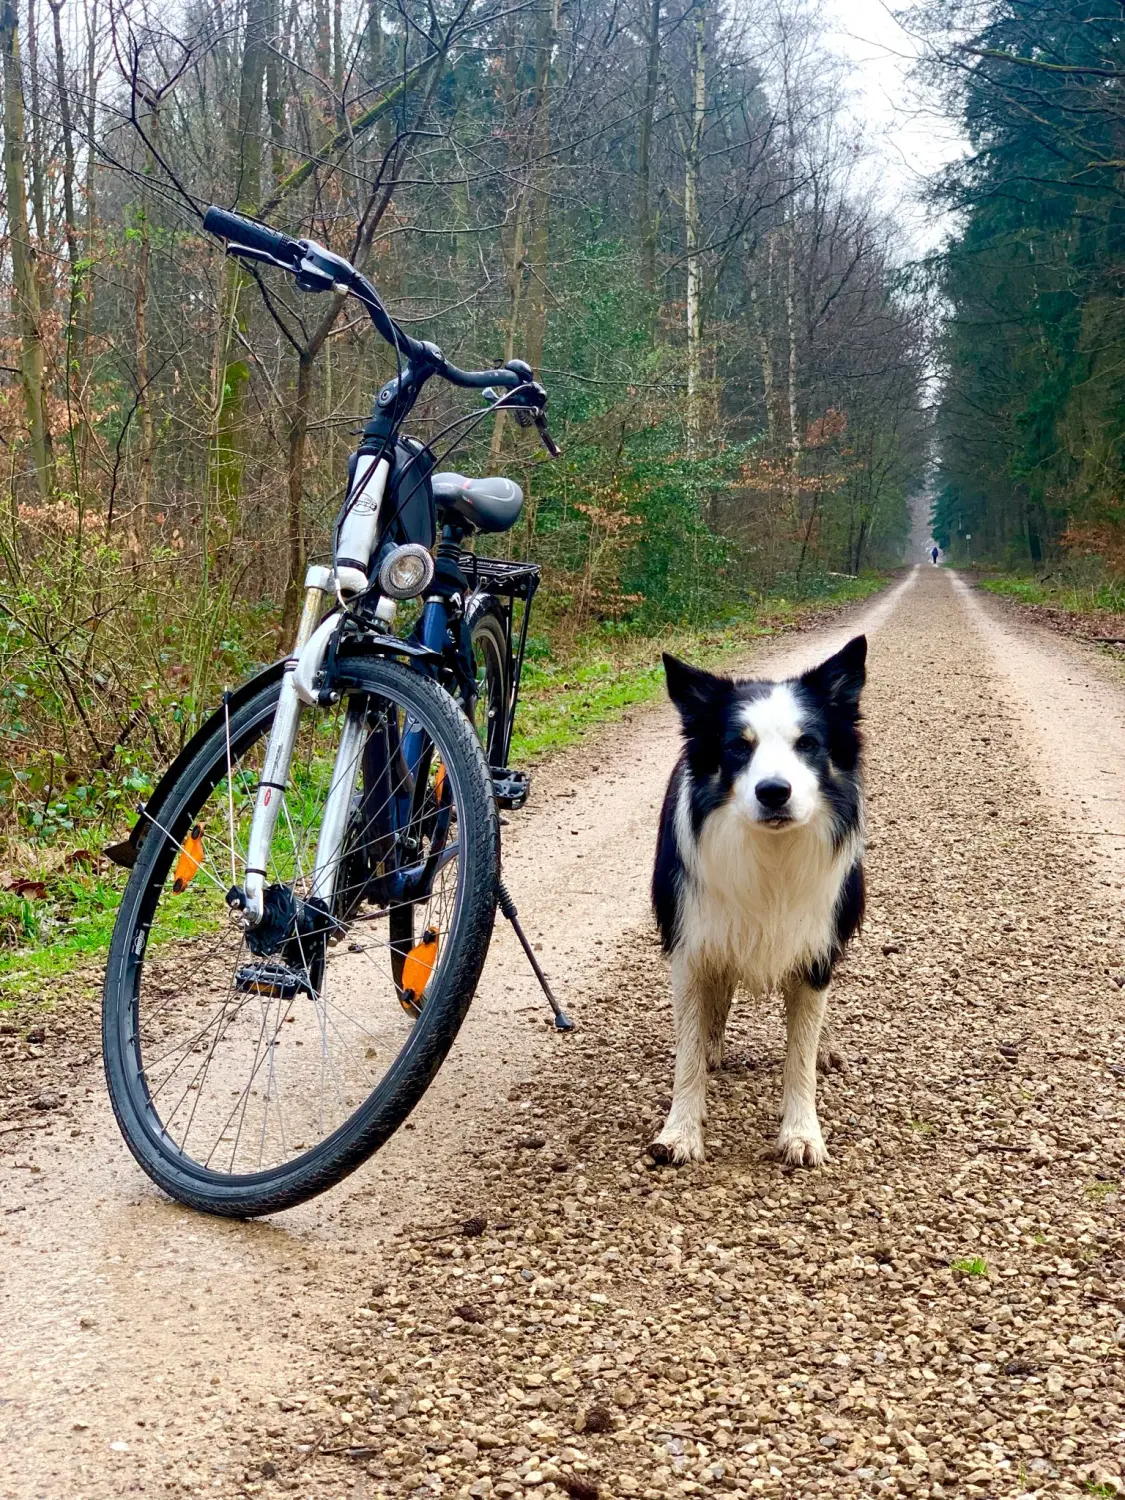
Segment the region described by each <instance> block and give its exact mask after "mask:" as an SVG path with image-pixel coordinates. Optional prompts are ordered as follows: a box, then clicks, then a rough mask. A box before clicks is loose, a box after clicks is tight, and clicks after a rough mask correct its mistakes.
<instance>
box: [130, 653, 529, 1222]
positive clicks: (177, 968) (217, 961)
mask: <svg viewBox="0 0 1125 1500" xmlns="http://www.w3.org/2000/svg"><path fill="white" fill-rule="evenodd" d="M345 680H346V681H347V682H348V683H349V684H350V685H349V686H348V687H347V689H346V690H345V693H344V697H343V701H342V702H341V703H340V704H339V705H338V706H337V707H336V708H335V709H333V710H328V711H321V710H307V711H306V712H305V714H304V715H303V717H302V720H301V725H300V730H299V734H298V741H297V747H296V750H295V752H294V756H293V761H292V766H291V770H290V775H289V779H288V783H287V786H286V788H285V790H284V791H283V792H280V793H279V795H281V796H282V797H283V799H284V800H283V806H282V809H281V812H280V815H279V817H278V822H277V826H276V831H275V833H274V838H273V844H272V848H271V854H270V867H269V869H268V871H267V876H266V879H267V887H266V920H265V921H264V922H263V923H261V924H259V926H258V927H257V928H255V929H252V930H251V931H250V932H244V931H243V930H242V929H241V928H240V927H239V926H238V925H237V923H236V922H235V921H234V920H233V919H232V916H231V911H230V908H229V906H228V903H227V895H228V892H229V890H230V889H231V887H232V886H238V885H240V884H241V883H243V881H244V879H245V869H246V848H247V837H248V834H249V830H250V822H251V816H252V813H253V809H254V801H255V797H256V793H257V788H258V782H259V779H260V777H261V768H262V762H263V757H264V753H265V748H266V743H267V739H268V735H269V731H270V728H271V726H272V724H273V721H274V716H275V713H276V710H277V702H278V694H279V687H278V685H276V684H274V685H271V686H269V687H266V688H263V689H262V691H261V692H260V693H258V694H257V695H256V696H255V697H254V698H252V699H251V700H250V701H248V702H247V703H245V704H243V705H242V706H241V707H240V708H238V710H237V711H236V712H233V713H232V714H231V716H230V723H229V728H228V726H226V725H223V726H220V728H219V729H217V730H216V732H215V733H214V735H212V736H211V738H210V739H209V740H208V741H207V742H205V743H204V744H203V745H202V746H201V748H200V749H199V751H198V753H197V754H196V755H195V756H194V757H193V758H192V760H191V761H190V762H189V763H188V764H187V766H185V768H184V770H183V772H182V774H181V775H180V776H179V777H178V778H177V780H176V782H175V784H174V786H173V787H172V788H171V791H170V793H169V795H168V797H167V799H166V800H165V801H164V802H163V803H162V804H161V807H160V809H159V811H158V813H157V814H155V815H154V819H153V821H152V822H151V823H150V825H149V828H148V831H147V834H146V837H145V840H144V842H143V844H142V846H141V850H140V853H139V855H138V857H137V862H136V865H135V866H134V868H133V871H132V875H131V877H130V880H129V883H128V886H127V887H126V890H125V894H124V896H123V898H122V903H121V909H120V912H119V914H118V918H117V925H116V927H115V929H114V935H113V942H112V945H111V948H110V955H109V962H108V967H107V972H106V982H105V994H104V1002H103V1051H104V1057H105V1068H106V1078H107V1081H108V1084H109V1091H110V1096H111V1099H112V1102H113V1107H114V1111H115V1113H116V1115H117V1120H118V1123H119V1125H120V1126H121V1130H122V1133H123V1134H124V1136H125V1139H126V1141H127V1142H128V1144H129V1147H130V1149H131V1150H132V1152H133V1154H134V1156H135V1157H136V1158H137V1160H138V1162H139V1163H140V1164H141V1166H142V1167H143V1168H144V1170H145V1171H146V1172H147V1173H148V1174H149V1176H150V1177H152V1178H153V1180H154V1181H156V1182H157V1183H158V1184H159V1185H160V1186H161V1187H162V1188H163V1189H164V1190H165V1191H166V1192H168V1193H170V1194H171V1195H172V1196H173V1197H174V1198H177V1199H179V1200H180V1201H181V1202H183V1203H186V1204H189V1205H190V1206H192V1207H195V1208H199V1209H203V1210H205V1211H207V1212H210V1213H219V1214H228V1215H233V1216H239V1217H245V1216H250V1215H256V1214H263V1213H270V1212H273V1211H274V1210H277V1209H282V1208H288V1207H290V1206H292V1205H293V1204H295V1203H300V1202H302V1201H303V1200H305V1199H306V1198H310V1197H312V1196H313V1195H314V1194H316V1193H319V1192H322V1191H323V1190H324V1189H325V1188H328V1187H331V1186H332V1185H333V1184H334V1183H336V1182H338V1181H339V1180H340V1179H341V1178H342V1177H344V1176H345V1175H346V1174H347V1173H348V1172H350V1171H352V1170H353V1169H354V1168H355V1167H356V1166H358V1165H359V1164H360V1163H361V1162H362V1161H364V1160H365V1159H366V1158H367V1157H368V1156H370V1155H371V1153H372V1152H373V1151H375V1150H376V1149H378V1147H379V1146H381V1145H382V1144H383V1142H384V1141H385V1140H387V1138H388V1137H389V1136H390V1135H391V1134H392V1132H393V1131H394V1130H395V1129H397V1127H398V1126H399V1125H400V1124H401V1123H402V1122H403V1120H405V1118H406V1117H407V1115H408V1114H409V1113H410V1111H411V1110H412V1109H413V1107H414V1106H415V1104H417V1102H418V1100H419V1099H420V1098H421V1097H422V1094H423V1093H424V1092H425V1090H426V1088H427V1087H428V1085H429V1083H430V1082H431V1080H432V1079H433V1076H434V1074H435V1073H436V1072H437V1070H438V1068H439V1067H440V1065H441V1063H442V1061H443V1060H444V1058H445V1056H446V1053H447V1052H448V1051H449V1048H450V1046H451V1045H452V1043H453V1040H454V1037H455V1036H456V1035H457V1031H458V1029H459V1027H460V1025H461V1022H462V1020H463V1019H464V1017H465V1014H466V1012H467V1010H468V1007H469V1004H470V1002H471V1000H472V997H473V993H474V991H475V989H476V985H477V981H478V980H479V978H480V972H481V968H482V967H483V964H484V960H485V955H486V953H487V951H488V943H489V938H490V936H491V933H492V924H493V920H494V916H495V901H496V896H495V891H496V881H497V876H498V869H499V830H498V822H497V815H496V807H495V802H494V800H493V796H492V782H491V776H490V774H489V771H488V767H487V765H486V763H485V760H484V755H483V753H482V749H481V746H480V743H479V741H478V740H477V738H476V736H475V734H474V733H473V729H472V726H471V725H470V724H469V722H468V720H467V719H466V718H465V716H464V715H463V714H462V713H461V711H460V710H459V709H458V707H457V705H456V704H455V703H454V702H453V700H452V699H451V698H450V697H449V695H448V694H447V693H445V692H444V691H443V690H442V689H441V688H439V687H438V686H437V685H436V684H435V683H433V682H431V681H429V680H427V679H426V678H424V677H422V676H421V675H420V674H419V673H417V672H412V671H408V670H406V669H405V668H403V667H401V666H399V665H397V664H395V663H393V662H387V661H384V660H380V659H377V658H372V657H366V658H361V659H358V660H355V661H352V662H350V663H348V664H347V678H346V679H345ZM349 719H350V722H351V724H352V728H353V734H354V733H355V732H356V726H357V725H358V726H359V730H358V732H359V734H360V735H361V737H362V750H361V752H360V754H359V755H358V756H356V757H355V758H354V760H353V761H352V765H353V767H355V768H357V769H356V774H355V789H354V792H353V793H352V796H351V803H350V814H349V820H348V823H347V829H346V834H345V837H344V839H343V842H342V846H341V849H340V852H339V858H338V867H337V869H336V874H335V880H334V883H333V889H332V893H331V903H330V906H329V903H328V902H327V901H326V900H325V899H324V898H323V895H322V894H318V893H323V891H324V890H325V888H326V887H325V881H324V876H323V858H322V857H321V859H319V860H318V859H317V855H316V851H317V846H318V841H319V840H320V839H321V829H322V821H323V815H324V811H325V806H326V799H327V798H328V794H329V791H330V789H331V788H332V787H333V777H334V776H335V777H336V778H337V779H338V778H339V776H340V774H341V773H340V771H339V768H338V763H337V748H338V745H339V742H340V736H341V733H342V732H343V729H344V726H345V723H346V722H347V721H348V720H349ZM336 800H337V805H338V800H339V799H338V798H337V799H336ZM318 863H319V865H320V866H321V868H320V871H319V874H318V873H317V871H316V869H315V867H316V866H317V864H318Z"/></svg>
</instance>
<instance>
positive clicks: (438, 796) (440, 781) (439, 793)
mask: <svg viewBox="0 0 1125 1500" xmlns="http://www.w3.org/2000/svg"><path fill="white" fill-rule="evenodd" d="M434 799H435V800H436V801H437V802H444V801H445V762H444V761H442V762H441V764H440V765H439V766H438V768H437V775H436V776H435V777H434Z"/></svg>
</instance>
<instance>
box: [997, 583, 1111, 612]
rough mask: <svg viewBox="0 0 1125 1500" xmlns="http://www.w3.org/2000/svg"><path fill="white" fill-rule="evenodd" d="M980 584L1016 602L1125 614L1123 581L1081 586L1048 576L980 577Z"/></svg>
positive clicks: (1072, 609)
mask: <svg viewBox="0 0 1125 1500" xmlns="http://www.w3.org/2000/svg"><path fill="white" fill-rule="evenodd" d="M980 587H981V588H982V589H985V590H987V592H988V593H990V594H999V595H1000V597H1001V598H1004V599H1014V600H1015V601H1016V602H1017V603H1018V604H1050V605H1052V606H1053V607H1054V608H1055V609H1061V610H1065V611H1066V613H1067V614H1073V615H1092V614H1099V613H1104V614H1121V613H1125V581H1122V580H1115V581H1112V582H1103V583H1097V584H1088V585H1085V586H1080V585H1077V584H1068V583H1065V582H1057V583H1056V582H1052V581H1051V580H1050V579H1037V578H1016V577H1009V576H1001V577H998V578H985V579H982V580H981V584H980Z"/></svg>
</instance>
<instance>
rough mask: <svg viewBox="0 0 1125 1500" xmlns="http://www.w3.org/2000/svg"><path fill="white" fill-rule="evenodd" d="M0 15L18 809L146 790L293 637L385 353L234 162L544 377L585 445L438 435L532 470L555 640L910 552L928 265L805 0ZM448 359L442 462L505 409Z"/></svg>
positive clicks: (4, 609)
mask: <svg viewBox="0 0 1125 1500" xmlns="http://www.w3.org/2000/svg"><path fill="white" fill-rule="evenodd" d="M0 48H2V52H3V79H2V82H3V95H4V117H3V132H4V133H3V151H4V179H3V189H4V208H5V221H6V222H5V225H4V239H3V259H2V262H0V275H2V277H3V280H4V282H5V285H4V287H3V292H2V305H3V312H4V318H5V324H4V331H3V339H4V362H3V366H2V368H0V382H2V383H0V440H2V443H3V452H4V457H5V484H6V488H7V504H5V505H3V506H2V507H0V737H2V739H3V751H2V752H0V823H2V822H5V821H6V824H7V826H9V828H10V829H11V830H14V831H21V830H22V831H23V832H24V833H27V834H29V835H33V836H34V837H36V838H48V837H49V836H50V835H51V832H52V829H53V828H57V829H61V830H62V831H64V832H66V831H67V830H70V829H72V828H73V826H74V825H75V822H76V820H77V823H78V824H79V825H80V824H81V822H82V820H83V818H85V817H88V816H90V817H92V816H94V813H95V811H96V814H97V816H98V817H99V818H100V817H102V816H107V817H110V818H111V817H112V815H113V809H114V807H115V806H116V805H119V804H120V805H125V804H130V803H131V802H135V801H136V793H137V790H138V788H140V787H142V786H143V785H145V784H146V782H147V780H148V779H150V778H151V775H152V771H153V769H154V767H157V766H159V764H160V763H162V762H166V761H167V759H168V758H169V757H170V756H171V755H172V754H174V753H175V752H176V750H177V749H178V747H179V745H180V743H181V742H182V740H183V738H184V736H185V735H186V733H187V732H188V731H189V730H190V728H191V726H192V724H193V723H194V722H195V721H196V720H197V718H198V716H199V714H200V712H201V711H203V710H204V709H208V708H210V707H211V706H213V704H214V702H215V701H216V700H217V698H218V695H219V693H220V692H221V690H222V688H223V687H224V686H225V685H228V684H230V683H232V682H236V681H238V680H240V679H241V677H242V676H244V675H245V673H246V671H247V670H248V669H249V667H250V666H251V665H252V664H254V663H256V662H263V661H268V660H271V659H274V658H275V657H276V656H277V655H278V654H280V653H281V651H282V649H283V638H284V637H285V635H286V634H287V633H288V632H289V630H290V629H291V624H292V619H293V610H294V603H295V599H296V588H297V585H298V584H299V582H300V579H301V578H302V577H303V572H304V567H305V563H306V560H307V559H309V558H313V557H316V556H318V555H324V552H325V549H326V547H327V545H328V541H329V536H330V529H331V524H332V519H333V516H334V515H335V513H336V510H337V508H338V505H339V503H340V497H341V487H342V485H343V483H344V478H345V471H346V463H347V456H348V453H349V451H350V450H351V449H352V448H353V447H354V445H355V441H356V438H355V433H356V432H357V430H358V429H359V428H360V427H361V426H362V423H363V421H364V419H365V417H366V416H367V414H368V412H369V410H370V403H371V400H372V397H373V395H374V393H375V392H376V391H377V389H378V387H379V383H380V381H381V380H382V379H383V378H384V377H385V376H386V374H387V373H388V372H389V370H390V369H391V362H390V361H391V355H390V351H389V350H388V349H387V348H386V346H384V345H383V344H381V343H380V341H379V340H378V339H377V338H376V337H375V336H374V335H373V334H372V331H371V329H370V327H369V326H368V324H367V320H366V318H365V317H364V316H363V314H362V311H360V310H357V309H355V307H354V304H353V305H352V306H351V307H350V308H349V306H347V305H345V304H344V302H343V300H342V299H340V298H338V297H335V296H329V297H327V298H320V299H313V298H309V297H305V298H302V296H301V294H300V293H299V292H297V291H295V290H294V288H293V286H292V285H291V284H288V283H286V279H285V278H283V277H281V276H279V275H277V274H276V273H275V274H273V275H271V274H269V273H268V272H263V273H262V274H261V275H251V274H248V273H247V272H246V271H243V270H240V269H238V268H237V265H236V263H235V262H233V261H229V260H225V259H224V255H223V247H222V245H221V244H219V243H217V242H215V241H212V240H211V239H210V238H209V237H208V236H206V235H205V234H204V233H203V230H202V227H201V219H202V212H203V210H204V209H205V208H206V206H207V205H208V204H209V203H217V204H220V205H223V206H227V207H232V208H236V209H238V210H239V211H241V212H244V213H248V214H251V215H254V216H257V217H259V218H261V219H263V220H265V221H267V222H269V223H271V224H273V225H275V226H277V227H279V228H282V229H284V230H286V231H287V232H289V233H293V234H303V235H307V236H311V237H312V238H315V239H317V240H320V241H321V242H322V243H324V244H326V245H329V246H330V247H332V248H333V249H334V250H336V251H338V252H339V253H341V254H343V255H345V256H347V257H348V258H350V259H351V260H352V261H354V263H355V264H356V265H357V266H360V267H362V268H363V269H364V270H365V271H366V273H367V274H368V275H369V276H370V277H372V278H373V280H374V281H375V283H376V285H377V286H378V288H379V290H380V292H381V294H382V296H383V297H384V299H385V301H386V302H387V304H388V306H389V307H390V308H391V309H392V310H393V311H394V313H395V314H396V316H397V317H398V318H399V319H400V320H401V322H402V323H403V325H404V326H405V327H406V328H407V329H408V330H409V331H410V332H412V333H414V334H416V335H423V336H425V337H428V338H432V339H434V340H436V341H437V342H438V343H440V344H441V346H442V347H443V348H444V350H445V352H446V354H447V355H448V356H449V357H450V358H451V359H453V360H455V361H456V362H458V363H460V364H462V365H474V366H481V365H489V364H492V363H495V362H497V361H500V360H502V359H504V358H509V357H511V356H513V355H517V356H520V357H523V358H526V359H527V360H528V361H530V363H531V365H532V366H533V367H534V369H535V370H536V372H537V373H538V374H540V375H541V378H542V380H543V382H544V384H545V385H546V387H547V389H548V391H549V393H550V403H551V404H550V416H551V422H552V428H553V430H554V432H555V434H556V437H557V438H558V440H559V441H560V443H561V445H562V448H563V453H564V456H563V458H562V459H561V460H560V461H559V462H556V463H551V462H550V461H548V460H546V457H545V455H543V454H542V452H541V450H540V449H538V448H537V447H536V445H535V444H534V441H533V438H534V434H532V435H531V436H530V437H529V436H528V435H527V434H525V433H524V432H522V431H521V429H519V428H518V427H516V426H514V425H513V424H512V423H511V422H510V419H509V421H508V422H507V424H505V420H504V418H503V416H497V417H494V418H493V417H489V419H488V420H487V421H484V420H478V421H476V422H475V423H473V424H470V427H469V431H468V436H467V441H466V442H465V443H464V445H463V446H462V447H461V448H460V449H459V450H458V451H457V453H456V454H455V456H453V457H451V458H449V459H448V460H446V461H445V466H447V467H448V466H455V467H458V468H460V469H461V470H463V471H464V472H467V473H488V472H497V471H500V472H504V473H507V474H509V475H510V476H511V477H513V478H515V479H517V480H518V481H519V482H520V483H521V484H522V485H523V486H524V489H525V492H526V493H527V496H528V504H527V507H526V511H525V518H524V521H523V522H522V523H521V527H520V529H519V531H518V532H517V534H515V535H514V536H512V537H510V538H506V539H504V541H505V544H506V545H508V546H509V547H510V549H511V550H512V551H513V553H515V554H517V555H520V556H525V557H531V558H534V559H535V560H536V561H537V562H539V563H540V564H542V566H543V568H544V570H545V580H546V584H545V587H544V589H543V590H542V597H543V598H544V599H545V600H546V601H547V605H546V608H545V610H544V611H543V612H542V614H541V616H540V618H539V621H538V623H537V625H536V627H535V632H536V633H534V634H533V638H532V662H531V670H532V672H533V673H534V670H535V665H536V661H538V662H539V663H540V664H541V665H542V666H543V669H544V670H547V668H548V666H549V664H550V663H552V662H554V663H555V664H556V666H557V668H558V670H559V671H560V672H561V674H562V675H563V677H565V675H566V672H567V670H568V663H569V662H570V661H571V660H572V658H573V655H574V652H575V651H579V652H581V650H582V649H588V648H589V644H590V642H591V640H594V641H595V642H598V641H600V642H602V643H605V642H610V643H612V642H621V641H626V642H627V641H629V640H632V639H643V640H645V641H652V640H653V639H655V638H657V637H659V636H660V634H661V632H667V631H668V630H670V629H689V630H690V629H701V628H706V627H710V626H712V625H718V626H721V625H722V624H723V623H724V622H728V621H731V620H739V619H743V620H745V619H747V618H749V617H751V616H752V615H753V612H754V610H755V609H756V608H758V607H759V606H760V605H761V603H762V601H763V600H770V599H775V598H779V597H780V598H784V599H787V600H790V601H791V600H798V599H801V598H803V597H807V596H809V595H810V594H813V595H815V594H816V593H817V592H818V591H823V590H824V589H832V588H837V587H842V586H843V585H844V584H845V583H846V581H847V579H848V578H853V577H855V576H856V575H860V574H862V573H864V572H865V571H866V570H868V569H872V568H879V567H886V566H888V565H895V564H897V563H898V562H899V560H900V558H901V556H902V550H903V545H904V540H905V536H906V532H907V527H908V511H907V502H908V498H909V496H910V494H911V493H912V491H914V490H916V489H917V487H918V485H919V484H920V483H921V481H922V478H923V475H924V471H925V468H926V464H927V461H928V452H929V444H930V436H931V424H930V419H929V416H928V415H927V412H926V407H925V402H924V399H923V387H924V382H925V378H926V368H927V358H928V354H927V335H928V328H927V320H926V317H925V314H924V299H922V298H919V297H918V296H917V295H916V294H915V293H913V292H911V290H910V289H909V288H908V287H907V286H906V284H905V281H904V275H903V265H902V262H901V257H900V256H899V255H898V254H897V253H896V236H895V225H894V223H893V219H892V218H891V217H888V216H887V215H886V214H885V213H883V212H881V211H880V210H879V209H878V208H877V207H875V206H873V198H872V194H871V192H870V167H871V163H870V160H869V157H868V153H867V147H866V146H865V143H864V141H863V139H862V136H861V134H859V133H858V132H857V129H856V127H855V126H854V124H852V123H850V117H849V115H848V113H847V111H846V109H845V101H846V97H847V94H846V91H847V80H846V77H845V75H844V74H843V72H842V69H841V66H840V64H839V62H838V61H837V60H836V59H835V58H834V57H833V56H832V55H831V52H830V51H829V50H828V49H827V48H826V47H825V45H824V42H823V38H822V37H821V35H820V34H819V32H818V29H817V24H816V21H815V17H814V12H813V9H812V7H807V8H806V7H804V6H803V5H802V3H801V0H768V3H763V4H761V5H758V3H757V0H747V3H744V4H743V3H737V4H720V3H718V0H690V3H686V4H685V3H684V0H595V3H593V4H580V3H577V0H547V3H546V4H543V3H541V0H426V3H423V0H364V3H363V4H362V5H357V4H356V3H355V0H331V3H330V0H314V3H313V4H312V5H307V6H306V5H302V6H298V5H296V4H292V5H289V4H286V3H285V0H233V3H227V0H217V3H194V0H193V3H189V4H186V5H184V6H183V7H182V8H181V9H178V10H175V9H173V8H172V7H169V6H168V5H157V4H147V3H146V0H125V3H120V0H85V3H84V4H83V5H78V4H77V3H76V0H57V3H56V0H45V3H44V0H24V3H23V6H22V8H19V7H17V5H15V4H14V3H13V0H7V3H5V5H4V7H3V10H2V15H0ZM283 283H284V284H283ZM438 384H439V383H437V382H435V383H434V385H432V386H431V387H430V388H429V389H428V391H427V403H426V404H425V405H424V406H420V407H419V409H418V412H417V413H416V422H415V426H416V430H417V433H418V435H419V436H420V437H422V438H424V439H425V440H427V441H429V442H432V443H433V445H434V452H435V454H436V456H437V458H438V460H439V467H441V466H442V461H443V455H444V454H445V453H446V452H447V451H448V450H449V448H450V446H451V443H452V441H453V440H454V439H455V438H456V437H457V436H459V435H461V434H464V433H465V431H466V429H465V428H464V427H462V428H459V429H457V430H456V431H455V432H453V433H451V432H450V424H451V422H453V421H454V420H455V419H456V418H457V417H459V416H463V415H465V414H466V412H468V411H471V410H472V406H471V402H467V401H466V400H465V399H464V393H456V392H452V391H451V390H449V389H448V388H444V389H442V390H439V389H437V386H438ZM559 664H561V666H560V665H559ZM571 675H573V673H572V674H571Z"/></svg>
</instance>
